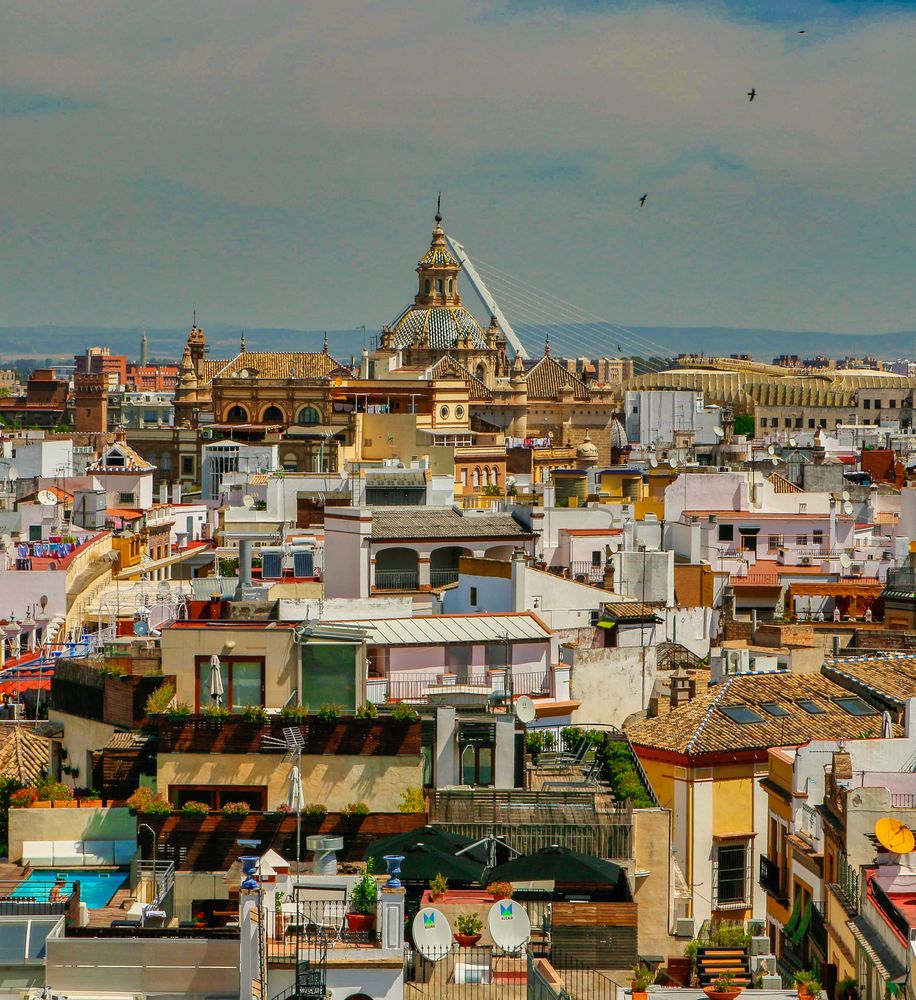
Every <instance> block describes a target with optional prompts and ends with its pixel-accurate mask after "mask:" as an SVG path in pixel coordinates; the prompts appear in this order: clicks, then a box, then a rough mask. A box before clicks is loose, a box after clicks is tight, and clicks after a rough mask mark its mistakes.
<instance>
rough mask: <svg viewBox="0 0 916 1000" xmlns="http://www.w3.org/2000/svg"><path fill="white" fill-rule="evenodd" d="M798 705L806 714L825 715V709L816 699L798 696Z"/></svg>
mask: <svg viewBox="0 0 916 1000" xmlns="http://www.w3.org/2000/svg"><path fill="white" fill-rule="evenodd" d="M798 705H799V707H800V708H803V709H804V710H805V711H806V712H807V713H808V715H826V714H827V709H826V708H824V707H823V706H821V705H818V703H817V702H816V701H812V700H811V699H810V698H799V699H798Z"/></svg>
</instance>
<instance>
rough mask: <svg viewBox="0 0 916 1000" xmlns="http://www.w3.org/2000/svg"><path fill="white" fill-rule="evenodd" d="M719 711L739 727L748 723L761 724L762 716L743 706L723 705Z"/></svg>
mask: <svg viewBox="0 0 916 1000" xmlns="http://www.w3.org/2000/svg"><path fill="white" fill-rule="evenodd" d="M720 711H721V712H722V714H723V715H724V716H725V717H726V718H728V719H731V720H732V722H738V723H740V724H741V725H744V724H745V723H748V722H763V716H761V715H758V714H757V713H756V712H755V711H754V710H753V709H750V708H747V707H746V706H744V705H723V706H722V708H721V709H720Z"/></svg>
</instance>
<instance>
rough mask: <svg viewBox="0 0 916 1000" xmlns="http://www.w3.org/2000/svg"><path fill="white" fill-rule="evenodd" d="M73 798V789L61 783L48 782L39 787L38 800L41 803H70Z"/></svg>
mask: <svg viewBox="0 0 916 1000" xmlns="http://www.w3.org/2000/svg"><path fill="white" fill-rule="evenodd" d="M72 798H73V789H72V788H71V787H70V786H69V785H62V784H61V783H60V782H59V781H46V782H44V783H43V784H41V785H39V786H38V799H39V801H41V802H70V801H71V799H72Z"/></svg>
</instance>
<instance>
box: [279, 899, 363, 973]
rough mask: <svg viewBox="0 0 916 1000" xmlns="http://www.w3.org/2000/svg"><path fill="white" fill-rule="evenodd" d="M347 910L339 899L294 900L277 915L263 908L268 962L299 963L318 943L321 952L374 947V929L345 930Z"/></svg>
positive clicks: (345, 904) (346, 927) (344, 900)
mask: <svg viewBox="0 0 916 1000" xmlns="http://www.w3.org/2000/svg"><path fill="white" fill-rule="evenodd" d="M349 909H350V907H349V905H348V903H347V901H346V899H345V898H343V897H341V898H339V899H331V898H329V899H297V900H296V901H295V902H293V903H283V904H282V910H281V911H280V912H277V910H276V909H273V908H265V909H264V910H263V912H262V919H263V920H264V921H265V923H266V928H265V930H266V934H267V958H268V961H269V962H271V963H280V964H285V963H289V962H296V961H302V960H303V957H304V956H305V955H306V954H307V953H309V952H310V951H312V950H314V949H315V947H316V946H320V945H321V943H322V942H323V945H324V948H325V949H327V948H348V947H353V946H356V945H360V946H363V947H372V946H375V945H377V944H378V939H377V936H376V932H375V930H374V929H373V930H368V931H351V930H350V929H349V927H348V925H347V912H348V911H349Z"/></svg>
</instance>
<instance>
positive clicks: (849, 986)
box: [836, 976, 859, 1000]
mask: <svg viewBox="0 0 916 1000" xmlns="http://www.w3.org/2000/svg"><path fill="white" fill-rule="evenodd" d="M836 996H837V1000H858V996H859V983H858V981H857V980H855V979H853V977H852V976H845V977H844V978H843V979H841V980H840V981H839V982H838V983H837V984H836Z"/></svg>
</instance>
